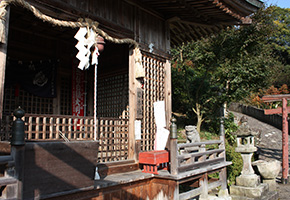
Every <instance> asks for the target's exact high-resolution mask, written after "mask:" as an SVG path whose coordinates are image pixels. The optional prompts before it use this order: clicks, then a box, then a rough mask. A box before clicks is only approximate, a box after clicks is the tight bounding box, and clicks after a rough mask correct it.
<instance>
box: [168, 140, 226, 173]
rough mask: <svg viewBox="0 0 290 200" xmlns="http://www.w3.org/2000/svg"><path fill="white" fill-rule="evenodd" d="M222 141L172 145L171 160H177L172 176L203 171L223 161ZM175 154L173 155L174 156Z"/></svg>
mask: <svg viewBox="0 0 290 200" xmlns="http://www.w3.org/2000/svg"><path fill="white" fill-rule="evenodd" d="M222 144H223V140H210V141H204V142H196V143H181V144H177V143H176V142H175V143H173V145H172V146H171V147H172V148H174V146H175V150H174V149H173V150H172V151H171V158H174V157H175V158H177V159H176V162H174V163H173V166H172V169H171V170H172V172H173V174H178V173H183V172H186V171H192V170H199V169H201V170H202V169H204V168H205V167H207V166H210V165H214V164H218V163H220V162H223V161H225V149H224V146H223V145H222ZM174 154H175V155H174Z"/></svg>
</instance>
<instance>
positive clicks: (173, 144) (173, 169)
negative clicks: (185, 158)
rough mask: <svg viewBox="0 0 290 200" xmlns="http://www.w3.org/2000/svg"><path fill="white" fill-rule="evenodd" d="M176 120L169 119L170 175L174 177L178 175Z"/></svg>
mask: <svg viewBox="0 0 290 200" xmlns="http://www.w3.org/2000/svg"><path fill="white" fill-rule="evenodd" d="M175 123H176V119H175V118H172V119H171V129H170V173H171V174H172V175H176V174H177V173H178V160H177V155H178V154H177V151H178V149H177V125H176V124H175Z"/></svg>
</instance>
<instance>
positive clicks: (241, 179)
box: [236, 174, 261, 187]
mask: <svg viewBox="0 0 290 200" xmlns="http://www.w3.org/2000/svg"><path fill="white" fill-rule="evenodd" d="M260 183H261V178H260V176H258V175H256V174H251V175H240V176H238V177H237V178H236V184H237V186H245V187H257V186H258V185H259V184H260Z"/></svg>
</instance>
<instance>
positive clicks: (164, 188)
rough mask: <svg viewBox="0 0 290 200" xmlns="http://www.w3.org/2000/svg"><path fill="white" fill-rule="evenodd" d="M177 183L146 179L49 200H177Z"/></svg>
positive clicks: (49, 199)
mask: <svg viewBox="0 0 290 200" xmlns="http://www.w3.org/2000/svg"><path fill="white" fill-rule="evenodd" d="M175 188H176V182H175V181H172V180H165V179H158V178H152V179H144V180H141V181H135V182H131V183H128V184H120V185H117V186H112V187H106V188H102V189H96V190H89V191H83V192H77V193H75V194H70V195H63V196H59V197H55V198H48V199H47V200H71V199H74V200H113V199H116V200H117V199H118V200H123V199H124V200H125V199H126V200H127V199H128V200H135V199H136V200H139V199H142V200H145V199H172V200H173V199H176V198H175V196H174V192H175Z"/></svg>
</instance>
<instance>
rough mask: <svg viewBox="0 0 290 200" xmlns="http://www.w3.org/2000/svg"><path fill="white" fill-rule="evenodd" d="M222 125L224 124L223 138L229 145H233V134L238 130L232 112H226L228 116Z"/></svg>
mask: <svg viewBox="0 0 290 200" xmlns="http://www.w3.org/2000/svg"><path fill="white" fill-rule="evenodd" d="M224 126H225V138H226V140H227V142H228V143H229V145H232V146H233V145H235V144H236V137H235V135H234V134H233V133H234V132H236V131H237V130H238V125H237V124H236V123H235V121H234V114H233V113H232V112H229V113H228V117H227V118H225V120H224Z"/></svg>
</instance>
